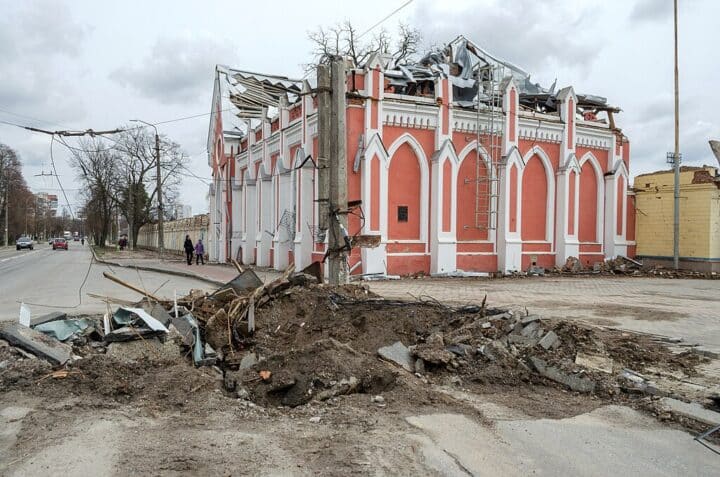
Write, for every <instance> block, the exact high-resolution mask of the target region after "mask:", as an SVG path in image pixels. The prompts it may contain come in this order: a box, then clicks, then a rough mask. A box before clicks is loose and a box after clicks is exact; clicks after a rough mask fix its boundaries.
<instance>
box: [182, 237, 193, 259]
mask: <svg viewBox="0 0 720 477" xmlns="http://www.w3.org/2000/svg"><path fill="white" fill-rule="evenodd" d="M183 247H184V248H185V258H187V264H188V265H192V259H193V252H195V247H193V243H192V240H190V236H189V235H186V236H185V244H184V245H183Z"/></svg>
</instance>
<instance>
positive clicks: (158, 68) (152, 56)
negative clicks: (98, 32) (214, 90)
mask: <svg viewBox="0 0 720 477" xmlns="http://www.w3.org/2000/svg"><path fill="white" fill-rule="evenodd" d="M235 59H236V54H235V53H234V51H233V49H232V47H231V46H230V43H229V42H227V41H222V40H216V39H213V38H209V37H207V36H195V35H190V34H187V35H185V36H180V37H172V38H161V39H159V40H158V41H157V42H156V43H155V46H154V47H153V48H152V50H151V51H150V53H149V54H148V55H147V56H145V57H144V58H143V59H142V61H141V62H140V63H139V64H134V65H129V66H124V67H121V68H118V69H117V70H115V71H114V72H113V73H112V75H111V77H112V78H113V79H114V80H115V81H117V82H119V83H120V84H122V85H124V86H129V87H131V88H132V89H134V90H135V91H137V92H138V93H140V94H142V95H143V96H145V97H147V98H150V99H154V100H156V101H159V102H170V103H187V102H192V101H197V100H198V98H199V97H204V96H207V91H208V88H209V87H210V88H211V87H212V78H213V71H214V68H215V65H216V64H218V63H228V62H229V63H232V62H234V60H235Z"/></svg>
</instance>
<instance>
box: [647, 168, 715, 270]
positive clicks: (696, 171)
mask: <svg viewBox="0 0 720 477" xmlns="http://www.w3.org/2000/svg"><path fill="white" fill-rule="evenodd" d="M634 190H635V204H636V208H637V209H636V229H637V231H636V234H635V235H636V239H637V257H638V258H639V259H641V260H642V261H643V263H644V264H646V265H664V266H668V267H671V266H672V265H673V258H674V255H673V223H674V198H675V192H674V173H673V171H672V170H667V171H657V172H652V173H649V174H642V175H639V176H637V177H636V178H635V184H634ZM680 266H681V267H682V268H687V269H691V270H698V271H708V272H710V271H714V272H720V176H719V175H718V169H717V168H716V167H712V166H702V167H682V168H681V169H680Z"/></svg>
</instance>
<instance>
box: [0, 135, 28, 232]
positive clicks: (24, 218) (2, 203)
mask: <svg viewBox="0 0 720 477" xmlns="http://www.w3.org/2000/svg"><path fill="white" fill-rule="evenodd" d="M6 200H7V204H8V206H7V207H6ZM34 209H35V196H34V194H33V193H32V192H31V191H30V189H29V188H28V186H27V183H26V182H25V178H24V177H23V174H22V163H21V161H20V157H19V156H18V155H17V153H16V152H15V151H14V150H13V149H12V148H10V147H8V146H6V145H5V144H2V143H0V229H1V230H2V231H1V232H0V238H2V239H3V240H4V228H5V214H6V211H7V216H8V217H7V221H8V242H9V241H11V240H13V239H14V238H16V237H18V236H20V235H21V234H23V233H29V226H30V225H31V224H30V223H29V222H28V219H29V217H33V222H34V221H35V212H34ZM4 245H8V244H4Z"/></svg>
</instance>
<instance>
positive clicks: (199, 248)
mask: <svg viewBox="0 0 720 477" xmlns="http://www.w3.org/2000/svg"><path fill="white" fill-rule="evenodd" d="M199 262H202V264H203V265H205V246H204V245H203V243H202V239H198V241H197V243H196V244H195V265H200V263H199Z"/></svg>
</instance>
